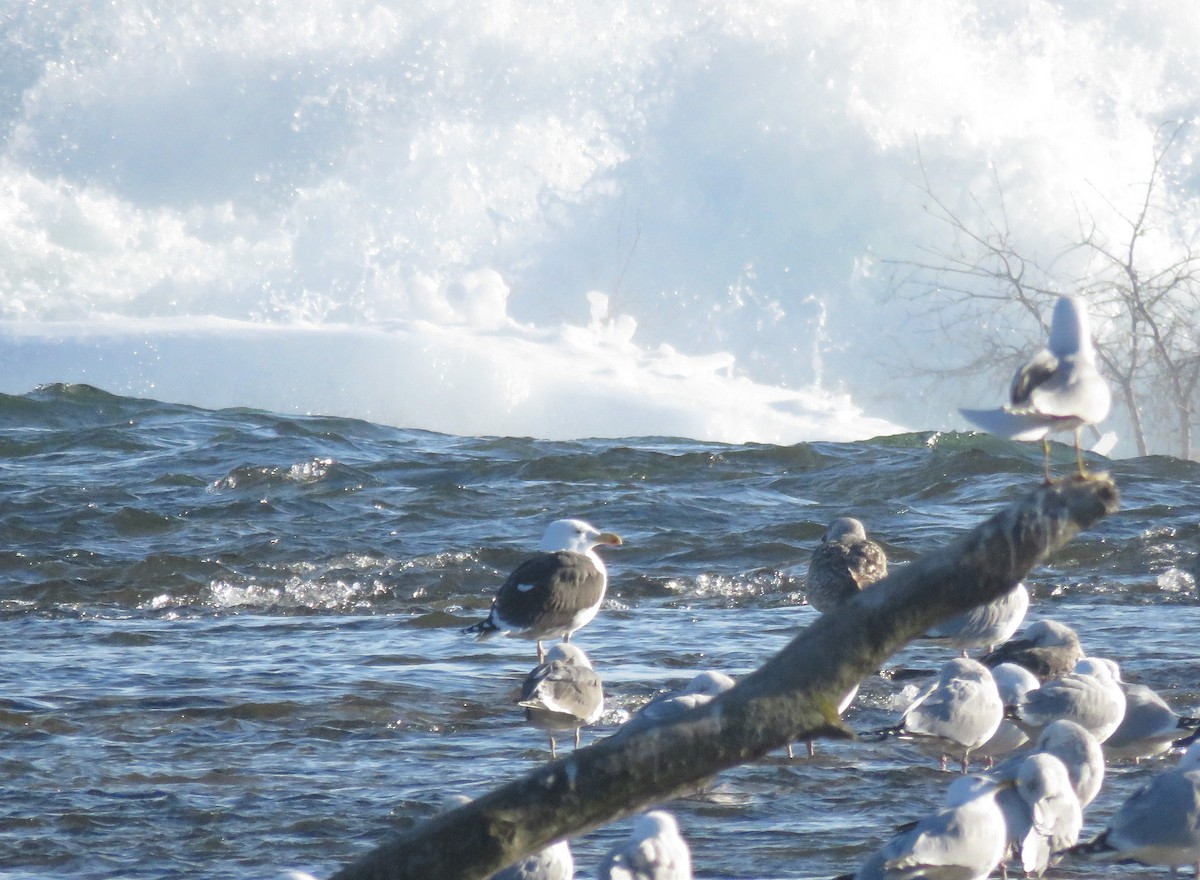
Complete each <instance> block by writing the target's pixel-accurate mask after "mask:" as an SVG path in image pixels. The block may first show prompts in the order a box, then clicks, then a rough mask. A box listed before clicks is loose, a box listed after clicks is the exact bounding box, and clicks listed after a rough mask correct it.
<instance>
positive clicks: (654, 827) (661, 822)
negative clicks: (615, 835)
mask: <svg viewBox="0 0 1200 880" xmlns="http://www.w3.org/2000/svg"><path fill="white" fill-rule="evenodd" d="M662 836H669V837H679V823H677V822H676V821H675V817H674V816H672V815H671V814H670V813H666V812H663V811H662V810H652V811H650V812H649V813H645V814H643V815H641V816H638V817H637V819H635V820H634V823H633V833H632V834H630V837H631V838H633V839H634V840H647V839H649V838H651V837H662Z"/></svg>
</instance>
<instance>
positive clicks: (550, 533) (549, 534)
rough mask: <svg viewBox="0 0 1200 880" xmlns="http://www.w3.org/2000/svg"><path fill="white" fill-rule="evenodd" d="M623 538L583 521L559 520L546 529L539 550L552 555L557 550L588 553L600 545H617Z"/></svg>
mask: <svg viewBox="0 0 1200 880" xmlns="http://www.w3.org/2000/svg"><path fill="white" fill-rule="evenodd" d="M620 543H621V538H620V536H618V535H614V534H613V533H612V532H602V531H600V530H599V529H597V528H596V527H595V526H592V525H590V524H589V523H585V522H584V521H583V520H581V519H557V520H555V521H554V522H552V523H550V525H549V526H547V527H546V533H545V534H544V535H542V543H541V544H540V545H539V546H538V549H539V550H542V551H544V552H547V553H552V552H554V551H556V550H572V551H574V552H575V553H587V552H588V551H590V550H591V549H592V548H593V547H595V546H597V545H598V544H612V545H614V546H615V545H617V544H620Z"/></svg>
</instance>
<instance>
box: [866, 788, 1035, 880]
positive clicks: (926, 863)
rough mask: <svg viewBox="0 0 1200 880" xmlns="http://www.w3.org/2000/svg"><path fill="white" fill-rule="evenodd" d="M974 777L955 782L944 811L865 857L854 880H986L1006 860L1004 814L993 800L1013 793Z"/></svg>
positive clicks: (902, 833)
mask: <svg viewBox="0 0 1200 880" xmlns="http://www.w3.org/2000/svg"><path fill="white" fill-rule="evenodd" d="M1012 785H1013V783H1012V782H1011V781H1002V782H996V781H994V780H990V779H983V778H980V777H976V776H964V777H962V778H960V779H956V780H955V781H954V782H953V783H952V784H951V785H950V786H949V788H947V790H946V796H945V799H944V801H943V803H944V806H943V808H942V809H939V810H938V811H937V812H935V813H932V814H930V815H928V816H925V817H924V818H922V819H921V820H920V821H918V822H917V823H916V824H915V825H914V826H913V827H912V828H909V829H908V830H906V831H902V832H900V833H899V834H897V835H896V836H895V837H893V838H892V839H891V840H889V841H888V842H887V843H885V844H884V845H883V846H882V847H881V848H880V849H879V850H877V851H876V852H875V853H874V854H873V855H871V856H869V857H868V858H867V860H866V861H864V862H863V864H862V866H861V867H860V868H859V869H858V871H857V872H856V873H855V874H854V880H900V878H909V877H947V878H949V877H953V878H955V880H984V878H985V877H987V876H988V875H989V874H991V873H992V871H993V870H995V868H996V866H997V865H999V864H1000V862H1001V860H1002V859H1003V858H1004V853H1005V848H1006V845H1007V835H1006V834H1005V826H1004V814H1003V813H1002V812H1001V811H1000V807H999V806H998V805H997V803H996V794H997V793H998V792H999V791H1001V790H1003V789H1004V788H1007V787H1011V786H1012Z"/></svg>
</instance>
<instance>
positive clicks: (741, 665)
mask: <svg viewBox="0 0 1200 880" xmlns="http://www.w3.org/2000/svg"><path fill="white" fill-rule="evenodd" d="M1039 456H1040V449H1039V448H1038V447H1036V446H1028V447H1024V446H1016V445H1013V444H1009V443H1002V442H999V441H995V440H992V439H990V438H986V437H980V436H966V435H953V434H950V435H930V434H913V435H905V436H900V437H893V438H887V439H881V440H875V441H871V442H865V443H854V444H834V443H815V444H802V445H798V446H793V447H773V446H722V445H715V444H703V443H693V442H687V441H675V440H666V439H655V438H641V439H629V440H618V441H584V442H559V443H550V442H542V441H536V440H522V439H496V438H458V437H445V436H439V435H434V434H426V433H418V432H409V431H401V430H395V429H391V428H383V427H379V426H376V425H372V424H368V423H365V422H357V421H350V420H341V419H323V418H297V417H280V416H274V415H270V414H266V413H262V412H256V411H246V410H226V411H219V412H209V411H204V410H197V409H191V408H187V407H181V406H170V405H164V404H159V403H155V402H152V401H144V400H133V399H127V398H119V397H112V396H110V395H107V394H104V393H102V392H99V391H96V390H94V389H89V388H86V387H82V386H71V387H53V388H47V389H43V390H39V391H37V392H34V393H32V394H29V395H24V396H20V397H4V396H0V461H2V465H0V466H2V468H3V475H4V479H3V481H2V482H0V492H2V493H3V503H2V504H0V529H2V535H3V540H2V541H0V576H2V577H3V590H2V592H0V614H2V615H3V620H4V626H3V630H2V632H3V635H2V637H0V638H2V641H0V656H2V657H3V669H4V672H5V676H4V679H5V689H4V691H3V693H2V694H0V736H2V737H3V743H4V748H3V757H2V760H3V765H4V774H3V782H2V783H0V866H2V873H0V876H4V877H14V878H15V877H22V878H23V877H43V876H64V877H66V876H70V877H80V878H93V877H95V878H99V877H118V876H119V877H179V876H204V877H213V878H220V877H254V876H258V877H269V876H274V875H275V873H276V871H277V869H279V868H282V867H299V868H304V869H307V870H311V871H313V872H315V873H317V874H321V873H328V872H329V871H331V870H333V869H335V868H336V867H337V866H339V865H342V864H344V863H345V862H347V861H348V860H350V859H352V858H354V857H356V856H357V855H359V854H361V853H363V852H365V851H366V850H367V849H369V848H370V847H371V846H373V845H374V844H376V843H378V842H380V841H382V840H384V839H386V838H387V836H388V835H389V834H391V833H393V832H395V831H397V830H400V829H404V828H408V827H410V826H411V825H413V824H414V823H415V822H418V821H420V820H421V819H422V818H424V817H426V816H428V815H430V814H431V813H432V812H434V811H435V810H436V809H438V806H439V804H440V801H441V797H442V794H443V793H444V792H446V791H462V792H465V793H468V794H476V793H479V792H481V791H483V790H485V789H487V788H488V787H490V786H492V785H494V784H495V783H497V782H499V781H502V780H505V779H510V778H513V777H515V776H517V775H519V774H522V773H524V772H525V771H527V770H529V769H530V768H532V767H535V766H536V765H537V763H538V762H540V761H543V760H545V759H546V757H547V752H546V744H545V740H544V738H543V736H542V735H541V734H540V733H539V732H537V731H535V730H532V729H530V728H527V727H525V726H523V725H522V723H521V719H520V716H519V714H518V711H517V710H516V708H515V707H514V706H513V705H512V702H511V700H512V691H513V688H514V687H515V686H516V684H517V683H518V682H519V680H520V678H521V677H522V676H523V675H524V674H525V673H526V672H527V671H528V670H529V669H530V668H531V667H532V665H533V652H532V646H531V645H530V644H529V643H527V642H522V641H517V640H503V639H501V640H493V641H489V642H486V643H477V642H474V641H471V640H470V639H469V638H467V637H465V636H462V635H460V634H459V628H460V627H461V626H463V625H464V624H466V623H469V622H472V621H473V620H475V619H477V618H478V617H480V616H481V615H482V613H483V612H484V611H485V609H486V607H487V605H488V603H489V601H490V598H491V595H492V594H493V592H494V590H495V588H496V586H497V585H498V583H499V582H500V580H501V579H502V577H503V575H504V574H505V573H507V572H508V571H509V570H510V569H511V568H512V567H513V566H514V565H515V564H516V563H517V562H518V561H520V559H521V558H523V556H524V555H525V554H526V553H527V552H528V550H529V549H530V548H531V547H532V546H533V545H535V544H536V541H537V539H538V537H539V536H540V534H541V532H542V530H543V528H544V526H545V524H546V523H547V522H548V521H549V520H551V519H554V518H557V517H559V516H563V515H577V516H582V517H584V518H586V519H588V520H590V521H591V522H593V523H595V524H596V525H598V526H601V527H603V528H606V529H610V530H614V531H618V532H619V533H621V534H622V535H623V536H624V537H625V539H626V542H627V543H626V546H624V547H622V548H620V549H616V550H613V551H611V552H608V553H607V556H608V559H609V562H610V570H611V572H612V584H611V590H610V597H609V600H608V602H607V604H606V607H605V610H604V611H603V613H602V614H601V615H600V616H599V617H598V618H597V619H596V621H594V622H593V623H592V624H590V625H589V626H588V627H587V628H586V629H585V630H584V631H582V632H581V633H580V634H579V636H578V637H577V639H576V641H577V642H578V643H579V644H580V645H582V646H584V647H585V648H586V649H587V650H588V652H589V653H590V655H591V657H592V659H593V662H594V663H595V665H596V667H597V669H598V670H599V672H600V673H601V675H602V677H603V678H604V681H605V686H606V691H607V694H608V702H607V708H606V711H605V715H604V717H603V719H602V721H601V722H600V724H599V725H597V727H596V728H595V729H594V730H591V731H588V732H586V733H585V742H587V741H590V740H591V739H593V738H595V737H597V736H600V735H605V734H607V733H610V732H611V731H612V730H613V729H614V727H615V726H616V725H617V724H618V723H619V722H620V721H621V720H622V719H624V718H625V717H627V715H628V713H629V712H630V711H632V710H633V709H635V708H636V707H637V706H638V705H639V704H640V703H641V702H643V701H644V700H645V699H646V698H647V697H648V696H649V695H650V694H652V693H653V692H655V691H656V690H657V689H660V688H663V687H666V686H668V685H673V684H678V683H680V682H681V681H682V680H684V679H686V678H688V677H690V675H691V674H692V673H693V672H694V671H696V670H698V669H701V668H708V667H713V668H719V669H723V670H725V671H727V672H730V673H732V674H735V675H737V674H741V673H745V672H747V671H749V670H751V669H753V668H755V667H756V666H757V665H759V664H760V663H761V662H762V661H763V660H764V659H766V658H767V657H768V656H770V655H771V654H772V653H773V652H775V651H776V650H778V649H779V648H780V647H782V646H783V645H784V644H786V643H787V642H788V641H789V640H790V639H791V638H792V637H793V636H794V635H795V634H796V632H797V631H798V629H799V628H800V627H801V626H802V625H803V624H804V623H805V622H807V621H810V620H811V619H812V615H813V614H814V613H815V612H813V611H812V610H811V609H809V608H808V607H807V606H804V605H802V604H801V600H802V595H803V583H802V573H803V570H804V566H803V564H802V563H803V562H804V561H805V560H806V559H807V556H808V553H809V552H810V551H811V549H812V547H813V545H814V544H815V543H816V541H817V540H818V539H819V536H820V534H821V532H822V531H823V528H824V525H825V524H826V523H827V522H828V521H829V520H830V519H832V518H833V517H835V516H837V515H840V514H843V513H846V512H852V513H854V514H855V515H857V516H859V517H860V518H862V519H863V520H864V521H865V522H867V523H868V525H869V527H870V528H871V530H872V533H873V534H874V535H875V536H876V537H878V538H879V539H880V540H881V541H882V542H883V543H884V544H885V546H886V548H887V549H888V551H889V555H890V556H891V557H892V558H893V559H894V560H895V561H896V562H897V563H898V564H902V563H903V562H905V561H908V560H911V559H913V558H915V557H916V556H917V555H918V554H919V553H921V552H923V551H924V550H926V549H928V548H931V547H935V546H937V545H939V544H941V543H943V542H945V541H946V540H947V539H948V538H949V537H950V536H952V535H953V534H955V533H957V532H959V531H960V530H962V529H965V528H967V527H969V526H970V525H972V524H974V523H975V522H977V521H978V520H979V519H980V518H981V517H983V516H985V515H987V514H989V513H990V512H992V511H994V510H995V509H996V507H997V505H999V504H1001V503H1003V502H1005V501H1009V500H1012V499H1014V498H1017V497H1020V496H1021V495H1022V494H1023V493H1025V492H1027V491H1028V490H1029V488H1030V487H1031V486H1032V485H1034V484H1035V483H1036V482H1037V480H1038V479H1039V473H1040V458H1039ZM1070 466H1071V453H1070V451H1069V450H1068V449H1066V448H1065V447H1057V448H1056V451H1055V467H1056V468H1058V469H1059V470H1065V469H1067V468H1069V467H1070ZM1107 466H1108V467H1110V469H1111V471H1112V473H1113V475H1114V477H1115V478H1116V480H1117V482H1118V484H1119V485H1120V487H1121V489H1122V492H1123V509H1122V511H1121V513H1120V514H1118V515H1116V516H1114V517H1112V518H1111V519H1110V520H1109V521H1107V522H1105V523H1103V524H1102V525H1101V526H1099V527H1098V528H1096V529H1094V530H1092V531H1091V532H1089V533H1088V534H1086V535H1083V536H1081V537H1080V538H1078V539H1076V540H1075V541H1074V542H1073V543H1072V544H1071V545H1070V546H1069V547H1068V548H1067V549H1065V550H1063V551H1062V552H1060V553H1058V554H1056V555H1055V556H1054V557H1053V558H1052V559H1051V560H1050V562H1049V564H1047V565H1046V566H1045V567H1043V568H1042V569H1040V570H1039V571H1037V572H1036V573H1035V575H1034V576H1033V577H1032V578H1031V580H1030V585H1031V587H1032V589H1033V593H1034V596H1035V606H1034V613H1035V614H1039V615H1048V616H1055V617H1059V618H1061V619H1065V620H1067V621H1068V622H1070V623H1072V624H1073V625H1074V626H1076V628H1077V629H1079V631H1080V633H1081V635H1082V637H1083V639H1084V642H1085V645H1086V646H1087V647H1088V648H1089V649H1090V650H1091V652H1092V653H1097V654H1101V655H1107V656H1112V657H1113V658H1115V659H1117V660H1119V661H1121V662H1122V664H1123V666H1124V669H1125V671H1126V677H1128V678H1136V679H1139V680H1141V681H1144V682H1146V683H1148V684H1151V685H1152V686H1154V687H1155V688H1157V689H1158V690H1160V691H1161V692H1162V693H1164V695H1165V696H1166V697H1167V699H1168V701H1169V702H1171V703H1172V704H1173V705H1174V706H1175V708H1176V709H1178V710H1183V711H1185V712H1188V713H1191V714H1195V712H1196V710H1197V708H1200V684H1198V681H1200V676H1198V671H1200V664H1198V663H1197V661H1196V659H1195V656H1194V654H1195V649H1194V645H1195V633H1196V632H1197V630H1198V628H1200V626H1198V625H1200V612H1198V610H1197V605H1198V603H1197V594H1196V584H1195V581H1196V574H1197V565H1196V559H1197V552H1198V551H1200V493H1198V492H1197V485H1198V483H1200V469H1198V467H1197V466H1196V465H1194V464H1189V463H1186V462H1181V461H1177V460H1173V459H1167V458H1150V459H1139V460H1126V461H1117V462H1112V463H1111V465H1107ZM798 564H799V567H798V568H797V565H798ZM947 658H948V655H947V653H946V651H944V650H942V649H939V648H934V647H931V646H929V645H920V644H918V645H914V646H911V647H910V648H908V649H907V650H906V651H905V652H904V653H903V654H902V655H900V656H898V657H897V658H895V660H894V663H895V664H896V665H904V666H914V667H920V668H933V667H934V666H936V665H938V664H940V663H941V662H943V661H944V660H945V659H947ZM911 688H912V685H911V684H909V685H907V686H905V685H901V684H895V683H892V682H890V681H887V680H885V679H883V678H872V679H870V680H868V681H867V682H865V684H864V687H863V691H862V694H861V696H860V697H859V699H858V701H857V702H856V704H855V706H854V707H853V708H852V709H851V710H850V712H849V713H848V715H847V718H848V719H849V721H850V723H851V725H852V726H854V727H855V728H857V729H859V730H868V729H871V728H873V727H878V726H881V725H882V724H883V723H886V722H887V721H889V720H890V719H892V718H893V717H894V716H895V715H896V714H897V713H898V711H899V710H900V709H901V708H902V706H903V705H904V701H905V699H906V698H908V697H910V696H911ZM1161 766H1162V763H1161V762H1160V761H1150V762H1146V763H1143V764H1142V765H1140V766H1136V767H1135V766H1134V765H1132V764H1126V765H1115V766H1112V767H1110V776H1111V779H1110V782H1108V783H1107V784H1106V789H1105V791H1104V792H1102V794H1101V796H1100V798H1099V799H1098V800H1097V801H1096V803H1095V804H1093V805H1092V807H1091V808H1090V809H1089V811H1088V813H1087V817H1086V820H1087V830H1088V832H1092V831H1096V830H1099V828H1100V827H1102V825H1103V822H1104V819H1105V817H1106V816H1107V815H1109V814H1110V813H1111V811H1112V810H1113V809H1114V808H1115V806H1116V805H1117V804H1118V803H1119V802H1120V800H1121V799H1122V798H1123V797H1124V796H1125V795H1126V794H1128V793H1129V792H1130V791H1131V790H1132V789H1133V787H1134V786H1135V785H1137V784H1139V783H1140V782H1141V781H1143V780H1144V779H1145V778H1146V777H1147V776H1148V775H1149V774H1151V773H1153V772H1155V771H1156V770H1157V769H1159V768H1160V767H1161ZM947 780H948V777H947V776H946V775H944V774H941V773H939V772H938V771H937V769H936V766H935V765H934V763H933V762H931V761H930V760H929V759H928V758H926V757H924V756H923V755H921V754H920V753H918V752H916V751H915V750H909V749H908V748H907V747H904V746H899V747H897V746H894V745H878V744H872V743H868V742H836V743H835V742H828V743H821V744H820V745H819V747H818V754H817V757H816V758H815V759H813V760H807V759H804V758H798V759H797V760H795V761H788V760H787V759H786V757H785V756H784V755H783V754H782V753H780V754H777V755H773V756H771V757H769V758H768V759H766V760H764V761H762V762H760V763H759V764H757V765H754V766H748V767H741V768H738V769H736V770H733V771H730V772H728V773H726V774H724V775H723V776H722V777H721V784H720V786H719V788H718V789H717V790H716V791H715V792H713V793H712V794H710V795H709V796H707V797H704V798H700V799H685V800H681V801H677V802H675V803H673V804H672V805H671V807H670V808H671V809H672V810H674V811H675V812H676V814H677V815H678V817H679V819H680V824H681V826H682V828H683V830H684V833H685V834H686V836H687V837H688V839H689V840H690V842H691V845H692V849H693V853H694V859H695V863H696V873H697V876H699V877H740V878H782V877H788V878H793V877H830V876H833V875H835V874H838V873H841V872H844V871H850V870H852V869H853V868H854V867H855V866H856V865H857V863H858V862H859V861H861V859H862V858H863V857H864V856H865V855H866V854H867V853H868V852H869V851H870V850H871V849H872V848H873V847H874V846H876V845H877V844H878V842H879V841H880V839H881V838H882V837H883V836H885V835H886V834H887V833H888V830H889V829H890V828H891V827H892V825H893V824H894V823H895V822H897V821H901V820H904V819H907V818H913V817H916V816H918V815H920V814H921V813H922V812H923V811H925V810H927V809H929V808H930V807H931V806H932V805H933V804H934V803H936V802H937V801H938V800H939V799H940V797H941V792H942V790H943V789H944V786H945V784H946V782H947ZM625 829H626V826H625V824H624V823H616V824H614V825H612V826H610V827H607V828H603V829H600V830H598V831H596V832H594V833H591V834H589V835H586V836H585V837H583V838H581V839H579V840H578V841H576V843H575V852H576V862H577V865H578V866H579V868H580V872H579V873H580V875H581V876H592V875H593V874H594V871H595V865H596V862H597V860H598V858H599V856H600V854H601V853H602V852H603V851H604V850H605V849H607V847H608V846H609V845H610V844H611V843H612V841H613V840H614V839H615V838H617V837H618V836H623V835H624V834H625V833H626V831H625ZM1127 870H1128V869H1126V868H1116V867H1096V866H1094V865H1082V866H1069V865H1068V866H1063V867H1060V868H1058V869H1056V871H1055V874H1054V876H1066V877H1096V876H1109V877H1117V876H1125V874H1126V871H1127Z"/></svg>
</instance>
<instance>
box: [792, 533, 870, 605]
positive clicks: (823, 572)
mask: <svg viewBox="0 0 1200 880" xmlns="http://www.w3.org/2000/svg"><path fill="white" fill-rule="evenodd" d="M885 577H887V556H886V555H885V554H884V552H883V548H882V547H880V546H879V545H878V544H876V543H875V542H874V541H872V540H869V539H868V538H867V530H866V528H864V527H863V524H862V523H861V522H860V521H858V520H856V519H854V518H853V517H850V516H843V517H839V518H838V519H835V520H834V521H833V522H831V523H830V524H829V528H827V529H826V530H825V534H824V535H822V536H821V543H820V544H819V545H818V546H817V549H815V550H813V553H812V558H811V559H810V560H809V563H808V584H807V586H806V588H805V591H804V595H805V596H806V597H807V598H808V604H809V605H811V606H812V607H813V608H815V609H817V610H818V611H820V612H821V613H822V614H823V613H825V612H826V611H828V610H830V609H831V608H835V607H836V606H838V605H840V604H842V603H843V602H845V601H846V600H847V599H849V598H850V597H851V596H853V595H855V594H856V593H858V591H859V590H861V589H862V588H863V587H867V586H870V585H871V584H873V583H875V582H876V581H878V580H882V579H883V578H885Z"/></svg>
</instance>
